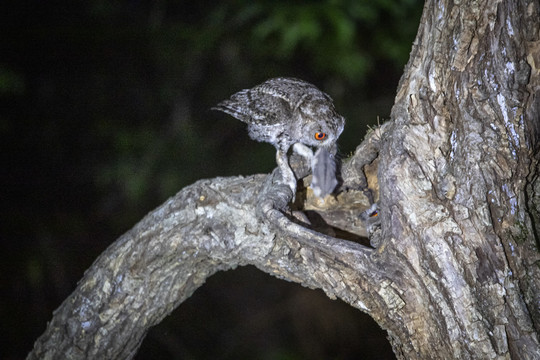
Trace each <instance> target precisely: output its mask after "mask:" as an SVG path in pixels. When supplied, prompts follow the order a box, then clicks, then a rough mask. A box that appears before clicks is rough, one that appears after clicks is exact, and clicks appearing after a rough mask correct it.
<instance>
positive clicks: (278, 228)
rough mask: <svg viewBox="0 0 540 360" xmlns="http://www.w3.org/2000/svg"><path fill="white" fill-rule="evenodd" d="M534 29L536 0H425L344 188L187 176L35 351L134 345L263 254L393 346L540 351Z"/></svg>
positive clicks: (128, 353) (47, 354) (411, 355)
mask: <svg viewBox="0 0 540 360" xmlns="http://www.w3.org/2000/svg"><path fill="white" fill-rule="evenodd" d="M539 31H540V5H539V2H538V1H532V0H521V1H518V0H514V1H502V0H499V1H491V0H484V1H472V0H469V1H461V2H458V1H455V0H454V1H451V0H441V1H427V2H426V5H425V9H424V14H423V17H422V20H421V24H420V29H419V32H418V35H417V39H416V41H415V43H414V45H413V49H412V52H411V58H410V61H409V63H408V65H407V67H406V69H405V74H404V75H403V78H402V79H401V82H400V85H399V88H398V93H397V97H396V102H395V106H394V108H393V110H392V121H391V122H389V123H388V124H385V125H384V126H383V127H381V128H380V129H377V130H376V131H374V132H373V133H371V134H370V135H369V136H368V138H367V139H366V140H365V141H364V142H363V143H362V144H361V145H360V146H359V147H358V149H357V151H356V153H355V155H354V156H353V157H352V158H351V159H349V160H348V161H347V162H346V163H344V165H343V168H342V178H343V186H342V189H343V192H342V193H341V194H340V195H339V196H337V197H336V198H335V199H329V200H327V202H325V203H321V202H318V201H317V200H316V199H314V198H313V197H312V194H311V190H310V189H306V188H303V189H302V188H300V193H299V194H297V195H296V199H297V201H296V203H295V204H294V205H292V206H291V209H292V211H289V210H288V202H289V201H290V199H291V198H292V194H291V193H290V190H289V188H288V187H286V186H283V185H280V183H279V181H278V180H279V177H280V175H279V173H277V172H275V173H273V174H270V175H255V176H250V177H246V178H243V177H233V178H217V179H212V180H202V181H199V182H197V183H195V184H193V185H191V186H189V187H187V188H185V189H183V190H182V191H180V192H179V193H178V194H177V195H176V196H175V197H173V198H171V199H169V200H168V201H166V202H165V203H164V204H163V205H162V206H161V207H159V208H158V209H156V210H154V211H152V212H151V213H150V214H148V215H147V216H146V217H145V218H144V219H143V220H141V222H140V223H139V224H137V225H136V226H135V227H134V228H133V229H132V230H130V231H129V232H128V233H126V234H125V235H124V236H122V237H121V238H120V239H118V240H117V241H116V242H115V243H114V244H113V245H111V246H110V247H109V248H108V249H107V250H106V251H105V252H104V253H103V254H102V255H101V256H100V257H99V258H98V259H97V260H96V262H95V263H94V264H93V265H92V267H91V268H90V269H88V271H87V272H86V273H85V276H84V277H83V279H82V280H81V281H80V283H79V285H78V287H77V289H76V290H75V291H74V292H73V294H71V295H70V297H68V299H66V300H65V301H64V303H63V304H62V305H61V306H60V307H59V308H58V309H57V310H56V311H55V313H54V316H53V319H52V320H51V322H50V323H49V325H48V327H47V330H46V332H45V333H44V334H43V335H42V336H41V337H40V338H39V339H38V340H37V341H36V344H35V347H34V350H33V351H32V352H31V353H30V355H29V357H28V358H29V359H66V358H67V359H97V358H100V359H101V358H103V359H129V358H131V357H133V355H134V354H135V353H136V351H137V349H138V347H139V346H140V344H141V342H142V340H143V338H144V336H145V334H146V331H147V330H148V328H149V327H151V326H153V325H155V324H157V323H159V322H160V321H161V320H162V319H163V318H164V317H165V316H167V314H169V313H170V312H171V311H172V310H173V309H174V308H175V307H177V306H178V305H179V304H180V303H181V302H182V301H184V300H185V299H186V298H187V297H189V296H190V295H191V294H192V293H193V291H194V290H195V289H196V288H197V287H199V286H201V285H202V284H203V283H204V281H205V279H206V278H207V277H209V276H211V275H212V274H214V273H215V272H217V271H220V270H225V269H231V268H234V267H236V266H239V265H246V264H253V265H255V266H257V267H258V268H259V269H261V270H262V271H265V272H267V273H270V274H272V275H275V276H277V277H280V278H283V279H286V280H289V281H295V282H298V283H301V284H303V285H305V286H309V287H312V288H321V289H323V290H324V291H325V292H326V294H327V295H328V296H329V297H332V298H335V297H339V298H341V299H343V300H344V301H346V302H348V303H349V304H351V305H352V306H355V307H356V308H358V309H360V310H362V311H365V312H366V313H368V314H369V315H371V316H372V317H373V318H374V319H375V320H376V321H377V322H378V323H379V324H380V325H381V327H383V328H384V329H386V330H387V331H388V334H389V336H390V339H391V342H392V345H393V348H394V351H395V353H396V355H397V356H398V358H403V359H539V358H540V346H539V339H538V333H539V330H540V266H539V265H540V252H539V244H540V241H539V237H538V235H539V232H540V228H539V226H540V225H539V224H540V221H539V211H538V209H540V195H539V194H540V182H539V181H538V174H539V170H540V167H539V162H538V160H539V149H540V147H539V146H540V145H539V144H540V143H539V139H540V121H539V120H540V119H539V114H540V37H539ZM377 165H378V176H377V177H372V176H370V171H369V169H370V168H373V167H374V166H377ZM304 170H305V169H303V170H302V167H301V166H299V167H297V174H299V175H301V176H303V175H305V171H304ZM306 183H309V180H308V179H306ZM379 197H380V206H379V208H380V216H379V218H380V219H381V228H380V229H376V230H375V231H370V232H369V233H370V234H371V236H372V238H371V239H370V240H371V242H370V243H371V244H372V246H370V245H369V244H368V243H367V241H365V239H363V238H362V236H364V235H366V233H367V232H366V228H365V226H364V224H363V223H362V222H361V221H360V220H359V219H360V214H361V212H362V211H364V210H365V209H366V208H367V207H369V205H370V201H369V199H370V198H371V199H377V198H379ZM301 211H303V212H301ZM308 219H309V221H308ZM315 220H317V221H315ZM309 222H310V223H311V224H309Z"/></svg>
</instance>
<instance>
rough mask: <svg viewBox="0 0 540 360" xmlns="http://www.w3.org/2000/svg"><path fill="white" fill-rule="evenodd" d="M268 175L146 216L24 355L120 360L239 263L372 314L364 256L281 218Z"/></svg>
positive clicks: (372, 281) (375, 308)
mask: <svg viewBox="0 0 540 360" xmlns="http://www.w3.org/2000/svg"><path fill="white" fill-rule="evenodd" d="M273 179H274V174H271V175H269V176H265V175H255V176H250V177H246V178H243V177H231V178H216V179H212V180H202V181H199V182H197V183H195V184H193V185H191V186H188V187H186V188H185V189H183V190H182V191H180V192H179V193H178V194H177V195H176V196H174V197H173V198H170V199H169V200H167V201H166V202H165V203H164V204H163V205H161V206H160V207H159V208H157V209H155V210H154V211H152V212H151V213H149V214H148V215H147V216H146V217H145V218H144V219H142V220H141V221H140V222H139V223H138V224H137V225H136V226H135V227H134V228H133V229H131V230H130V231H128V232H127V233H126V234H124V235H123V236H122V237H120V238H119V239H118V240H117V241H116V242H115V243H114V244H112V245H111V246H110V247H109V248H108V249H107V250H106V251H105V252H103V254H102V255H101V256H100V257H99V258H98V259H97V260H96V261H95V262H94V264H93V265H92V266H91V267H90V268H89V269H88V270H87V271H86V273H85V275H84V277H83V278H82V280H81V281H80V282H79V284H78V286H77V288H76V290H75V291H74V292H73V293H72V294H71V295H70V296H69V297H68V298H67V299H66V300H65V301H64V302H63V303H62V305H61V306H60V307H59V308H58V309H57V310H56V311H55V312H54V316H53V319H52V320H51V322H50V323H49V324H48V327H47V330H46V331H45V333H44V334H43V335H42V336H41V337H40V338H39V339H38V340H37V341H36V343H35V347H34V350H33V351H32V352H31V353H30V354H29V356H28V359H42V358H47V359H60V358H62V359H64V358H70V359H90V358H92V359H95V358H109V359H110V358H120V359H129V358H131V357H133V356H134V354H135V353H136V351H137V349H138V347H139V346H140V344H141V342H142V340H143V339H144V336H145V335H146V332H147V330H148V329H149V328H150V327H151V326H154V325H156V324H157V323H159V322H160V321H161V320H162V319H163V318H164V317H165V316H167V315H168V314H169V313H170V312H171V311H173V310H174V308H176V307H177V306H178V305H179V304H180V303H182V302H183V301H184V300H185V299H187V298H188V297H189V296H190V295H191V294H192V293H193V292H194V291H195V290H196V289H197V288H198V287H199V286H201V285H202V284H203V283H204V282H205V280H206V278H207V277H209V276H210V275H212V274H214V273H215V272H217V271H220V270H226V269H231V268H234V267H236V266H238V265H246V264H253V265H255V266H256V267H258V268H259V269H262V270H263V271H266V272H268V273H270V274H273V275H275V276H277V277H280V278H283V279H286V280H289V281H295V282H299V283H302V284H304V285H306V286H309V287H312V288H321V289H323V290H324V291H325V292H326V293H327V294H328V295H329V296H331V297H333V298H334V297H336V296H337V297H340V298H342V299H344V300H345V301H347V302H349V303H351V304H353V305H354V306H356V307H359V308H361V309H363V310H364V311H367V312H374V313H377V314H378V316H377V317H381V316H382V314H383V313H384V311H385V309H384V308H385V305H384V303H385V302H384V297H381V296H380V295H378V291H379V290H380V289H379V283H380V276H377V275H376V274H377V273H378V270H377V265H376V263H375V262H373V261H371V259H370V255H371V253H372V250H370V249H367V248H365V247H363V246H361V245H359V244H354V243H351V242H348V241H342V240H339V239H336V238H331V237H328V236H325V235H322V234H319V233H317V232H315V231H313V230H309V229H306V228H303V227H302V226H300V225H298V224H295V223H292V222H291V221H289V220H288V219H287V218H286V217H285V216H284V215H283V214H282V213H281V212H279V211H278V210H277V209H279V208H280V207H281V208H283V207H284V206H286V204H287V202H288V199H290V197H292V194H290V190H289V189H288V187H286V186H280V185H275V184H274V183H273ZM261 214H262V215H264V218H265V219H266V220H267V221H262V222H261V221H260V218H259V217H258V216H260V215H261Z"/></svg>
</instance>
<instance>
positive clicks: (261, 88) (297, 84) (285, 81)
mask: <svg viewBox="0 0 540 360" xmlns="http://www.w3.org/2000/svg"><path fill="white" fill-rule="evenodd" d="M212 109H213V110H219V111H223V112H225V113H227V114H229V115H231V116H233V117H235V118H237V119H238V120H240V121H242V122H244V123H246V124H247V129H248V133H249V136H250V137H251V138H252V139H253V140H256V141H261V142H267V143H270V144H272V145H274V146H275V148H276V150H277V152H276V161H277V164H278V167H279V169H280V171H281V175H282V178H283V181H284V182H285V183H286V184H287V185H288V186H289V187H290V188H291V190H292V192H293V194H295V193H296V183H297V180H296V178H295V176H294V173H293V171H292V169H291V168H290V166H289V162H288V153H289V150H290V149H291V148H292V151H295V152H297V153H298V154H300V155H302V156H304V157H305V158H306V159H307V160H308V163H310V164H311V165H312V173H313V174H314V181H313V183H312V185H313V186H314V191H315V194H316V195H317V196H319V197H323V196H325V195H327V194H328V193H331V192H332V191H333V190H334V188H335V186H336V185H337V180H336V178H335V160H334V157H335V154H336V149H337V147H336V141H337V139H338V137H339V135H340V134H341V132H342V131H343V127H344V125H345V119H344V118H343V116H341V115H339V114H338V113H337V112H336V109H335V108H334V104H333V101H332V98H330V96H329V95H327V94H325V93H324V92H322V91H321V90H319V89H318V88H316V87H315V86H314V85H312V84H310V83H308V82H306V81H303V80H299V79H294V78H274V79H270V80H267V81H265V82H263V83H262V84H259V85H257V86H255V87H253V88H251V89H245V90H241V91H239V92H237V93H236V94H234V95H232V96H231V98H230V99H228V100H225V101H222V102H221V103H219V104H218V105H217V106H215V107H213V108H212ZM312 149H316V150H317V151H316V152H315V155H314V154H313V150H312ZM313 167H316V169H314V168H313ZM315 170H318V171H315ZM315 174H324V175H323V176H320V177H318V178H315V176H316V175H315ZM329 174H331V175H330V176H329Z"/></svg>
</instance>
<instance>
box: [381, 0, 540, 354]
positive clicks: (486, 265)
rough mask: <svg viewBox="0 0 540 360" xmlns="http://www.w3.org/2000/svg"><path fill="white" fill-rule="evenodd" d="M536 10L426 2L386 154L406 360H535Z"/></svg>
mask: <svg viewBox="0 0 540 360" xmlns="http://www.w3.org/2000/svg"><path fill="white" fill-rule="evenodd" d="M539 19H540V16H539V4H538V2H537V1H464V2H461V3H457V2H454V1H428V2H427V3H426V5H425V8H424V14H423V17H422V22H421V26H420V29H419V32H418V35H417V39H416V41H415V43H414V46H413V50H412V52H411V58H410V60H409V64H408V66H407V68H406V70H405V75H404V76H403V78H402V79H401V82H400V86H399V89H398V94H397V97H396V103H395V105H394V108H393V110H392V119H393V124H392V127H391V129H390V130H389V131H387V134H388V136H387V137H386V139H385V141H384V143H383V148H382V150H381V163H380V167H379V181H380V183H381V185H380V186H381V209H382V210H381V212H382V214H381V217H382V219H383V238H384V239H385V240H384V246H385V247H386V249H387V250H386V252H387V256H388V257H387V259H388V261H389V262H394V263H396V260H397V259H399V261H397V264H396V267H397V268H399V269H400V271H401V272H403V274H406V276H401V277H400V278H399V279H396V278H394V279H393V280H394V281H395V286H396V287H397V288H399V289H407V291H405V292H404V294H403V301H404V303H405V306H404V308H402V309H400V311H399V312H398V313H396V314H395V316H394V314H391V317H392V318H393V321H398V322H399V323H401V324H402V327H401V329H400V331H398V332H392V334H391V335H392V337H393V338H394V340H395V341H394V344H395V347H396V348H397V349H399V350H400V351H401V352H402V353H403V354H404V355H405V357H406V358H424V359H425V358H429V357H430V355H429V354H432V355H431V357H433V356H434V355H433V354H435V357H439V358H441V359H450V358H458V359H468V358H474V359H491V358H513V359H538V358H540V351H539V347H538V330H539V327H540V313H539V309H540V273H539V267H538V265H539V264H540V263H539V260H540V256H539V255H540V254H539V248H538V245H539V242H538V237H537V235H538V233H537V229H535V227H534V224H535V223H538V215H537V212H536V209H538V204H539V203H538V200H539V199H538V197H537V194H538V191H537V190H536V188H537V187H538V182H537V176H538V135H539V133H538V121H539V110H540V108H539V104H540V98H539V95H540V92H539V90H540V87H539V85H540V83H539V76H538V75H539V74H538V71H539V70H538V68H537V67H538V66H539V64H540V63H539V60H540V57H539V55H540V48H539V45H540V43H539V42H538V40H539V34H538V32H539V30H540V28H539V24H540V22H539Z"/></svg>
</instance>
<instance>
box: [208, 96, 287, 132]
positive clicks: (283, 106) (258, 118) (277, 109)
mask: <svg viewBox="0 0 540 360" xmlns="http://www.w3.org/2000/svg"><path fill="white" fill-rule="evenodd" d="M212 110H219V111H223V112H224V113H226V114H229V115H231V116H233V117H235V118H237V119H238V120H240V121H243V122H245V123H247V124H252V123H256V124H261V125H270V124H276V123H279V122H283V121H284V119H287V118H290V116H291V110H290V106H289V105H288V104H287V103H286V102H285V101H284V100H283V99H281V98H280V97H277V96H275V95H272V94H267V93H263V92H261V91H257V88H254V89H245V90H242V91H239V92H237V93H236V94H234V95H233V96H231V98H230V99H228V100H224V101H222V102H220V103H219V104H217V105H216V106H215V107H213V108H212Z"/></svg>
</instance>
